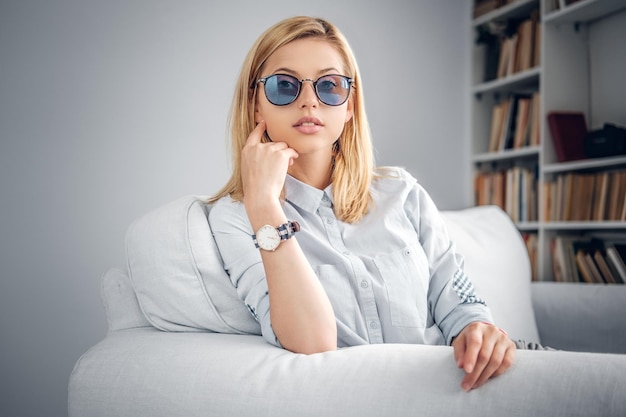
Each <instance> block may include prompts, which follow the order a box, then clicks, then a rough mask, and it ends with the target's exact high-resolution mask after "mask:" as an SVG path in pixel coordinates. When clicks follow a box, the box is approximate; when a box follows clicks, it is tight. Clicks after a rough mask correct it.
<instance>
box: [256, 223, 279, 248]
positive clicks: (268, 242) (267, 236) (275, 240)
mask: <svg viewBox="0 0 626 417" xmlns="http://www.w3.org/2000/svg"><path fill="white" fill-rule="evenodd" d="M256 241H257V244H258V245H259V247H260V248H261V249H264V250H274V249H276V248H277V247H278V245H279V244H280V236H279V234H278V230H276V228H275V227H272V226H269V225H265V226H263V227H261V228H260V229H259V231H258V232H257V233H256Z"/></svg>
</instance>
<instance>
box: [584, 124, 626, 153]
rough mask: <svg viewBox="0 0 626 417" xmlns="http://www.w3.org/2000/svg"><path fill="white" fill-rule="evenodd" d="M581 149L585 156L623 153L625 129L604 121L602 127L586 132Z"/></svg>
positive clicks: (625, 142) (625, 141)
mask: <svg viewBox="0 0 626 417" xmlns="http://www.w3.org/2000/svg"><path fill="white" fill-rule="evenodd" d="M583 151H584V154H585V157H587V158H601V157H606V156H617V155H625V154H626V129H624V128H623V127H619V126H616V125H614V124H612V123H605V124H604V126H603V127H602V129H596V130H592V131H590V132H588V133H587V135H586V136H585V141H584V149H583Z"/></svg>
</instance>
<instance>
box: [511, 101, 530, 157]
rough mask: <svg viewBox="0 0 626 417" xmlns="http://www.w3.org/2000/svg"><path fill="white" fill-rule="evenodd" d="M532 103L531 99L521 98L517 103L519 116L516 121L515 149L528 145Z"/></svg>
mask: <svg viewBox="0 0 626 417" xmlns="http://www.w3.org/2000/svg"><path fill="white" fill-rule="evenodd" d="M530 101H531V98H530V97H520V98H519V99H518V101H517V116H516V120H515V133H514V135H513V149H519V148H522V147H524V146H526V145H527V144H528V127H529V124H528V119H529V115H530Z"/></svg>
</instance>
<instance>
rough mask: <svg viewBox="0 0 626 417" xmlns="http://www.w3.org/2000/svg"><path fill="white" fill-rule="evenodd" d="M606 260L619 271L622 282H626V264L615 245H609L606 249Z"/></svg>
mask: <svg viewBox="0 0 626 417" xmlns="http://www.w3.org/2000/svg"><path fill="white" fill-rule="evenodd" d="M606 258H607V260H608V261H609V264H610V265H613V268H615V270H616V271H617V275H618V276H619V279H620V280H621V281H622V282H626V264H624V260H623V259H622V257H621V256H620V254H619V252H618V251H617V249H616V248H615V245H614V244H609V245H608V246H607V248H606Z"/></svg>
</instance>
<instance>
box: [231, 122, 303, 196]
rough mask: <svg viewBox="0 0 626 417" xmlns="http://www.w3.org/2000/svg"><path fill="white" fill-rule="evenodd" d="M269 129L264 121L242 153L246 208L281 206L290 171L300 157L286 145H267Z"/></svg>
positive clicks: (272, 143)
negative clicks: (283, 190) (282, 194)
mask: <svg viewBox="0 0 626 417" xmlns="http://www.w3.org/2000/svg"><path fill="white" fill-rule="evenodd" d="M265 129H266V123H265V121H261V122H260V123H259V124H258V125H257V126H256V127H255V128H254V130H253V131H252V132H251V133H250V136H248V140H247V141H246V144H245V146H244V147H243V149H242V150H241V179H242V183H243V192H244V203H245V204H246V205H248V204H253V205H256V204H259V203H261V204H262V203H268V202H272V203H273V202H277V201H278V199H279V198H280V193H281V191H282V189H283V187H284V185H285V177H286V176H287V170H288V169H289V167H290V166H291V165H292V164H293V160H294V159H296V158H297V157H298V153H297V152H296V151H295V150H294V149H292V148H290V147H289V146H287V144H286V143H284V142H267V143H263V142H262V140H261V139H262V138H263V133H264V132H265Z"/></svg>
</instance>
